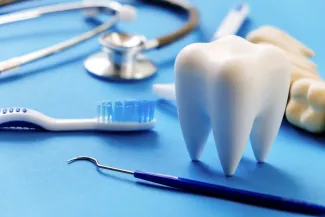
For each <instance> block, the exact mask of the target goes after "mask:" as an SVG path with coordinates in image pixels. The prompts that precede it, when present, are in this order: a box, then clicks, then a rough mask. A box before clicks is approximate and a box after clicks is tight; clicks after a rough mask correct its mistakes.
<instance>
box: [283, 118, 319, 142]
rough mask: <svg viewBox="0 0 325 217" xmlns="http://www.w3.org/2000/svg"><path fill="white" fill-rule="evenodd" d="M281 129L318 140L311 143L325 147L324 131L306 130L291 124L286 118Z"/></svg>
mask: <svg viewBox="0 0 325 217" xmlns="http://www.w3.org/2000/svg"><path fill="white" fill-rule="evenodd" d="M280 129H285V130H286V131H289V132H290V134H292V136H297V137H300V138H302V137H307V138H309V139H312V140H314V141H317V143H314V142H313V143H312V144H310V145H316V146H320V147H322V148H325V145H324V144H325V134H324V133H318V134H314V133H309V132H307V131H304V130H302V129H300V128H298V127H295V126H293V125H292V124H290V123H289V122H288V121H287V120H286V119H285V118H284V119H283V121H282V124H281V128H280Z"/></svg>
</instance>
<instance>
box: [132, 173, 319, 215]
mask: <svg viewBox="0 0 325 217" xmlns="http://www.w3.org/2000/svg"><path fill="white" fill-rule="evenodd" d="M133 175H134V177H135V178H138V179H142V180H146V181H150V182H154V183H158V184H162V185H165V186H169V187H174V188H178V189H182V190H186V191H191V192H195V193H198V194H203V195H209V196H213V197H218V198H223V199H227V200H232V201H237V202H242V203H246V204H251V205H256V206H261V207H266V208H272V209H277V210H283V211H289V212H296V213H303V214H310V215H321V214H323V215H324V214H325V207H324V206H320V205H316V204H311V203H306V202H303V201H297V200H292V199H288V198H283V197H278V196H273V195H267V194H261V193H257V192H251V191H245V190H240V189H234V188H230V187H225V186H220V185H214V184H209V183H205V182H199V181H195V180H190V179H185V178H180V177H176V176H167V175H162V174H154V173H147V172H141V171H135V172H134V174H133Z"/></svg>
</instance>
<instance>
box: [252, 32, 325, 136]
mask: <svg viewBox="0 0 325 217" xmlns="http://www.w3.org/2000/svg"><path fill="white" fill-rule="evenodd" d="M246 38H247V40H249V41H250V42H253V43H257V44H272V45H275V46H277V47H279V48H281V49H282V50H283V51H285V52H286V54H287V56H288V58H289V60H290V62H291V64H292V68H291V81H290V95H289V98H288V104H287V108H286V112H285V117H286V119H287V120H288V121H289V123H291V124H292V125H294V126H296V127H299V128H301V129H303V130H306V131H308V132H311V133H322V132H325V97H324V96H325V81H324V80H323V79H322V78H321V76H320V75H319V74H318V72H317V70H316V68H317V66H316V64H315V63H313V62H312V61H310V60H309V59H308V58H310V57H313V56H315V53H314V51H313V50H312V49H310V48H308V47H307V46H306V45H304V44H303V43H301V42H299V41H298V40H297V39H295V38H293V37H292V36H290V35H289V34H287V33H286V32H284V31H283V30H280V29H278V28H275V27H272V26H263V27H260V28H258V29H256V30H254V31H252V32H250V33H249V34H248V35H247V37H246Z"/></svg>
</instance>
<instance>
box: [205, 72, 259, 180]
mask: <svg viewBox="0 0 325 217" xmlns="http://www.w3.org/2000/svg"><path fill="white" fill-rule="evenodd" d="M224 75H226V76H228V75H229V77H228V78H221V77H222V76H223V75H221V77H219V78H215V79H214V81H217V82H215V83H214V84H212V85H209V86H212V87H213V91H212V94H211V96H210V97H211V98H210V102H211V103H213V104H214V106H213V104H211V105H210V106H209V107H210V114H211V122H212V129H213V135H214V140H215V144H216V148H217V151H218V156H219V159H220V163H221V166H222V168H223V171H224V173H225V175H226V176H232V175H233V174H234V172H235V171H236V169H237V167H238V164H239V162H240V159H241V157H242V155H243V153H244V151H245V147H246V145H247V143H248V139H249V133H250V131H251V127H252V123H253V116H254V114H253V113H252V108H251V105H252V104H250V102H251V100H250V98H251V97H252V96H251V95H252V93H251V89H250V88H249V87H248V86H247V84H248V82H247V81H245V79H243V76H240V75H239V74H238V76H237V75H234V71H231V72H225V73H224ZM243 113H244V114H243Z"/></svg>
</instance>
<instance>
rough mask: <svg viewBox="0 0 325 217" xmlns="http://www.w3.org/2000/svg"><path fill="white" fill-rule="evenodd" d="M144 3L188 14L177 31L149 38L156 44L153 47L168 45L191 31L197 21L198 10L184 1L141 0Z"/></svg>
mask: <svg viewBox="0 0 325 217" xmlns="http://www.w3.org/2000/svg"><path fill="white" fill-rule="evenodd" d="M141 1H142V2H144V3H146V4H152V5H157V6H161V7H163V8H165V9H170V10H173V11H177V12H183V13H184V12H185V13H186V14H187V16H188V20H187V22H186V23H185V24H184V26H182V28H180V29H179V30H177V31H174V32H172V33H170V34H167V35H164V36H161V37H158V38H156V39H153V40H150V42H152V41H155V42H156V45H155V47H154V48H161V47H164V46H166V45H169V44H171V43H173V42H176V41H177V40H179V39H181V38H182V37H184V36H185V35H187V34H188V33H190V32H191V31H193V30H194V29H195V28H196V27H197V25H198V23H199V13H198V11H197V10H196V9H195V8H194V7H192V6H190V5H188V4H185V3H184V2H180V1H175V0H163V1H161V0H141Z"/></svg>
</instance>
